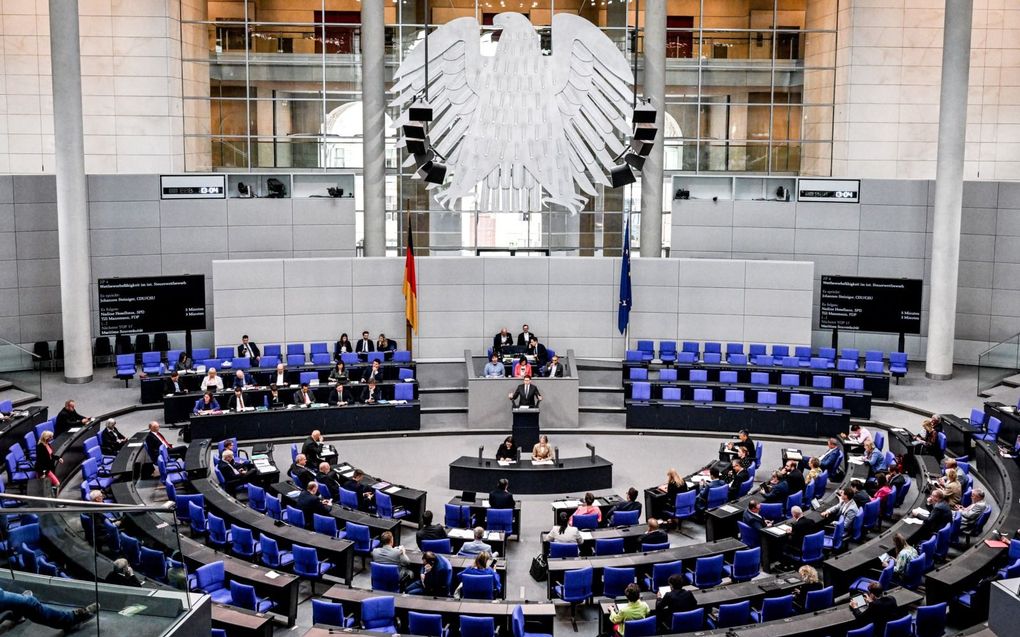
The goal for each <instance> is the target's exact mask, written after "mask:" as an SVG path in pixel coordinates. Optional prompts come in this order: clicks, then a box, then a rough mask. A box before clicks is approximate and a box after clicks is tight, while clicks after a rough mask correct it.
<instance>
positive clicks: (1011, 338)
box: [0, 332, 1020, 360]
mask: <svg viewBox="0 0 1020 637" xmlns="http://www.w3.org/2000/svg"><path fill="white" fill-rule="evenodd" d="M1015 338H1020V332H1017V333H1016V334H1014V335H1012V336H1010V337H1009V338H1007V339H1003V340H1001V341H999V342H998V343H996V344H995V345H992V346H991V347H989V348H988V349H986V350H985V351H983V352H979V353H978V360H980V359H981V357H982V356H984V355H985V354H987V353H988V352H990V351H992V350H993V349H995V348H996V347H998V346H999V345H1004V344H1005V343H1008V342H1009V341H1012V340H1013V339H1015ZM0 340H2V339H0Z"/></svg>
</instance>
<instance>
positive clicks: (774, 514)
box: [761, 502, 783, 521]
mask: <svg viewBox="0 0 1020 637" xmlns="http://www.w3.org/2000/svg"><path fill="white" fill-rule="evenodd" d="M761 517H763V518H765V519H766V520H773V521H775V520H781V519H783V503H782V502H763V503H762V505H761Z"/></svg>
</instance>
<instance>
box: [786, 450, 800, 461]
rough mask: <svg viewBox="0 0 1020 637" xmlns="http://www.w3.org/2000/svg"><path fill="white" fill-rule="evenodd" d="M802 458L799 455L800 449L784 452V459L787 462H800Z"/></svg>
mask: <svg viewBox="0 0 1020 637" xmlns="http://www.w3.org/2000/svg"><path fill="white" fill-rule="evenodd" d="M803 458H804V456H802V455H801V454H800V449H787V450H786V459H787V460H798V461H799V460H801V459H803Z"/></svg>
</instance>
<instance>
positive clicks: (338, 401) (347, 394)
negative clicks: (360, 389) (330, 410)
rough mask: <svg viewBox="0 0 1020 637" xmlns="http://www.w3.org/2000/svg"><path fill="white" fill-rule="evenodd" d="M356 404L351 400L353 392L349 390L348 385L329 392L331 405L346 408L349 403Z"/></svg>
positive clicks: (338, 386) (339, 386)
mask: <svg viewBox="0 0 1020 637" xmlns="http://www.w3.org/2000/svg"><path fill="white" fill-rule="evenodd" d="M350 402H354V401H353V400H352V399H351V391H350V390H349V389H347V386H346V385H339V384H338V385H337V386H336V387H334V388H333V390H332V391H330V392H329V404H330V405H339V406H341V407H342V406H344V405H346V404H347V403H350Z"/></svg>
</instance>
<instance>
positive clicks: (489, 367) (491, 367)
mask: <svg viewBox="0 0 1020 637" xmlns="http://www.w3.org/2000/svg"><path fill="white" fill-rule="evenodd" d="M482 376H484V377H486V378H503V377H504V376H506V367H504V366H503V363H501V362H500V360H499V355H498V354H493V355H492V358H490V359H489V362H488V363H486V364H485V369H483V370H482Z"/></svg>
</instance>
